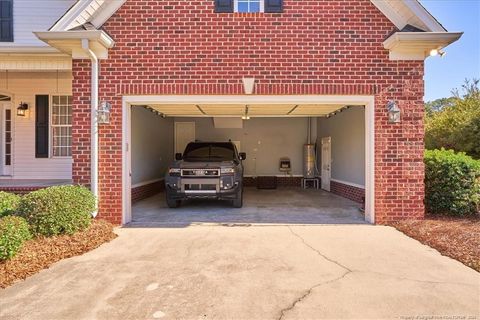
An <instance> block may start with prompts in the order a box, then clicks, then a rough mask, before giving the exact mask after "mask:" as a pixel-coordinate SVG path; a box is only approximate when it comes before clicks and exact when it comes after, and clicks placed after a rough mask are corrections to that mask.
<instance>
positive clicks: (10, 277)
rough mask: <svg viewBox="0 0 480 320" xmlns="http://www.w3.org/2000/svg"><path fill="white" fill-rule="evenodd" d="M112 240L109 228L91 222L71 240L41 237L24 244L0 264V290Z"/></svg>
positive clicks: (58, 237)
mask: <svg viewBox="0 0 480 320" xmlns="http://www.w3.org/2000/svg"><path fill="white" fill-rule="evenodd" d="M116 237H117V235H116V234H115V233H114V232H113V225H112V224H110V223H108V222H106V221H103V220H94V221H93V222H92V224H91V225H90V227H89V228H88V229H86V230H84V231H82V232H78V233H76V234H74V235H71V236H69V235H62V236H56V237H50V238H45V237H41V238H36V239H33V240H30V241H27V242H26V243H25V244H24V245H23V247H22V249H21V251H20V252H19V253H18V254H17V255H16V256H15V257H14V258H13V259H11V260H7V261H2V262H0V288H6V287H8V286H10V285H12V284H13V283H15V282H17V281H19V280H24V279H26V278H27V277H29V276H31V275H33V274H35V273H37V272H39V271H41V270H43V269H46V268H49V267H50V266H51V265H52V264H54V263H55V262H57V261H60V260H62V259H66V258H70V257H74V256H78V255H81V254H83V253H85V252H88V251H90V250H93V249H95V248H98V247H99V246H100V245H102V244H103V243H106V242H109V241H111V240H113V239H115V238H116Z"/></svg>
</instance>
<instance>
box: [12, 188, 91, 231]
mask: <svg viewBox="0 0 480 320" xmlns="http://www.w3.org/2000/svg"><path fill="white" fill-rule="evenodd" d="M95 203H96V201H95V197H94V196H93V194H92V193H91V192H90V191H89V190H88V189H86V188H85V187H81V186H57V187H50V188H46V189H41V190H38V191H34V192H31V193H29V194H27V195H25V196H23V197H22V199H21V201H20V205H19V208H18V214H19V215H20V216H22V217H24V218H25V219H26V220H27V221H28V222H29V224H30V230H31V231H32V233H34V234H37V235H44V236H53V235H58V234H73V233H75V232H77V231H80V230H83V229H85V228H87V227H88V226H89V225H90V222H91V218H92V216H91V214H92V212H93V211H95Z"/></svg>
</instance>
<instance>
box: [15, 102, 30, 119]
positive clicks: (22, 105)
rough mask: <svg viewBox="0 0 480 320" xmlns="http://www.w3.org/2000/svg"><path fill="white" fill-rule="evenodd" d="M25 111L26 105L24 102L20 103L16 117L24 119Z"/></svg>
mask: <svg viewBox="0 0 480 320" xmlns="http://www.w3.org/2000/svg"><path fill="white" fill-rule="evenodd" d="M27 110H28V104H26V103H25V102H20V104H19V105H18V107H17V116H19V117H25V115H26V114H27Z"/></svg>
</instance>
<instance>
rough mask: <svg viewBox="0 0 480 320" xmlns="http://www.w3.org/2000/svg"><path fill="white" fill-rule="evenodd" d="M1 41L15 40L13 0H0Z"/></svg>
mask: <svg viewBox="0 0 480 320" xmlns="http://www.w3.org/2000/svg"><path fill="white" fill-rule="evenodd" d="M0 42H13V6H12V0H0Z"/></svg>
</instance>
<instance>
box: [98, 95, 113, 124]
mask: <svg viewBox="0 0 480 320" xmlns="http://www.w3.org/2000/svg"><path fill="white" fill-rule="evenodd" d="M111 108H112V105H111V104H110V103H108V102H107V101H102V102H101V103H100V106H99V108H98V110H97V121H98V124H108V123H110V109H111Z"/></svg>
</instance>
